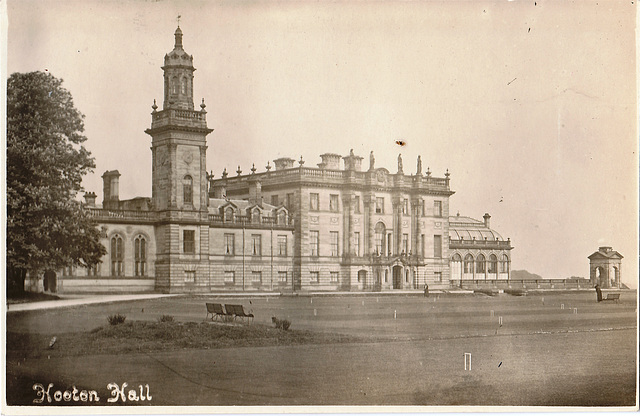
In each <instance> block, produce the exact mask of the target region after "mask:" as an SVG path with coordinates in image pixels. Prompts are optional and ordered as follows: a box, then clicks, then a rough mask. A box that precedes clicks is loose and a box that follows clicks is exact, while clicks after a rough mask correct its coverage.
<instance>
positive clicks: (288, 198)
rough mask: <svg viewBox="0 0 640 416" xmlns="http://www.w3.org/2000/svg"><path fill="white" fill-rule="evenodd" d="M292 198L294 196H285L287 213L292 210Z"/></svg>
mask: <svg viewBox="0 0 640 416" xmlns="http://www.w3.org/2000/svg"><path fill="white" fill-rule="evenodd" d="M293 196H294V194H287V209H288V210H289V211H291V210H292V209H293Z"/></svg>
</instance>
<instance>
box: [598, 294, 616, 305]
mask: <svg viewBox="0 0 640 416" xmlns="http://www.w3.org/2000/svg"><path fill="white" fill-rule="evenodd" d="M602 300H603V301H612V302H615V303H619V302H620V293H609V294H608V295H607V297H606V298H604V299H602Z"/></svg>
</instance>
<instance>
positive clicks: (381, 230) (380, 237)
mask: <svg viewBox="0 0 640 416" xmlns="http://www.w3.org/2000/svg"><path fill="white" fill-rule="evenodd" d="M375 233H376V254H378V255H380V256H382V255H384V238H385V234H386V233H387V230H386V227H385V226H384V224H383V223H381V222H379V223H377V224H376V227H375Z"/></svg>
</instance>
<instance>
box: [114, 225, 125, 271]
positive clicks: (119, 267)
mask: <svg viewBox="0 0 640 416" xmlns="http://www.w3.org/2000/svg"><path fill="white" fill-rule="evenodd" d="M123 261H124V241H123V240H122V237H120V236H119V235H118V234H116V235H114V236H113V237H111V275H112V276H122V275H123V274H124V267H123Z"/></svg>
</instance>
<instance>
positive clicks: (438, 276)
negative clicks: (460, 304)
mask: <svg viewBox="0 0 640 416" xmlns="http://www.w3.org/2000/svg"><path fill="white" fill-rule="evenodd" d="M434 274H435V278H436V282H442V272H434Z"/></svg>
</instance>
